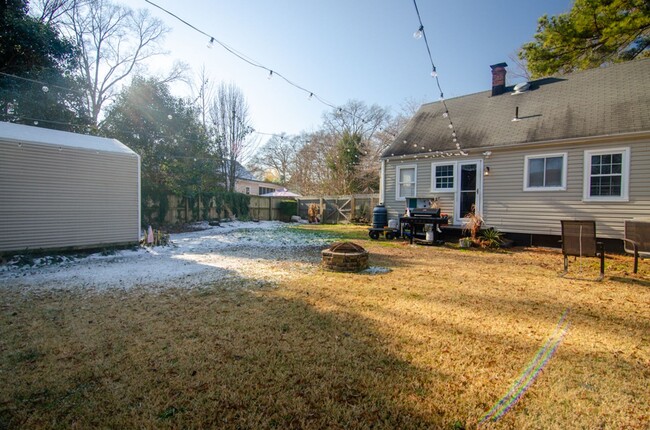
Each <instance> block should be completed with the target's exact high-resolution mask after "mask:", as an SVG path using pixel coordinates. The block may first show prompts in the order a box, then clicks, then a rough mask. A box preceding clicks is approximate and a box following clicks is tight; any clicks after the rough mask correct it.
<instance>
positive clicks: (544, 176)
mask: <svg viewBox="0 0 650 430" xmlns="http://www.w3.org/2000/svg"><path fill="white" fill-rule="evenodd" d="M566 168H567V155H566V153H561V154H544V155H527V156H526V158H525V162H524V191H564V190H566Z"/></svg>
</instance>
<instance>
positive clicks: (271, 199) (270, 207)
mask: <svg viewBox="0 0 650 430" xmlns="http://www.w3.org/2000/svg"><path fill="white" fill-rule="evenodd" d="M269 221H273V197H269Z"/></svg>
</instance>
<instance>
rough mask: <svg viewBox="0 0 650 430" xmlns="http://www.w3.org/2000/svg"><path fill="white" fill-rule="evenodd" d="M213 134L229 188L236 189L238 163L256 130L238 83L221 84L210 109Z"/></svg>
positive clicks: (246, 152) (244, 155)
mask: <svg viewBox="0 0 650 430" xmlns="http://www.w3.org/2000/svg"><path fill="white" fill-rule="evenodd" d="M210 119H211V121H212V127H211V133H212V135H213V138H214V141H215V143H216V145H217V147H216V149H217V153H218V154H219V156H220V157H221V159H222V160H223V164H222V166H223V167H222V168H223V174H224V176H225V178H226V189H227V190H228V191H231V192H232V191H234V189H235V178H236V177H237V165H238V164H239V163H240V162H241V161H242V160H243V159H244V158H246V156H247V155H249V154H248V151H249V150H250V145H249V141H248V136H249V135H250V134H251V133H252V132H253V127H252V126H251V123H250V118H249V114H248V103H247V102H246V99H245V98H244V93H242V91H241V90H240V89H239V88H238V87H237V86H236V85H235V84H232V83H231V84H225V83H223V82H222V83H221V84H220V85H219V88H218V89H217V93H216V97H215V98H214V99H213V101H212V106H211V109H210Z"/></svg>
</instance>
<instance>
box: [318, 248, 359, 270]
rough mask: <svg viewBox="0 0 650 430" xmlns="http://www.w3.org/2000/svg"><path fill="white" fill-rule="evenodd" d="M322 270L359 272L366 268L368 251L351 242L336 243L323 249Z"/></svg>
mask: <svg viewBox="0 0 650 430" xmlns="http://www.w3.org/2000/svg"><path fill="white" fill-rule="evenodd" d="M321 254H322V255H323V268H325V269H329V270H334V271H337V272H359V271H361V270H365V269H367V268H368V251H366V250H365V249H363V247H361V246H359V245H357V244H356V243H352V242H337V243H335V244H333V245H332V246H330V247H329V248H327V249H324V250H323V251H322V252H321Z"/></svg>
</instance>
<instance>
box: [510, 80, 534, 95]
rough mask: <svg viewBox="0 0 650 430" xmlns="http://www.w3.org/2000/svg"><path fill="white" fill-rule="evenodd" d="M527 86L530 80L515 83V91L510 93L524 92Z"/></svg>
mask: <svg viewBox="0 0 650 430" xmlns="http://www.w3.org/2000/svg"><path fill="white" fill-rule="evenodd" d="M529 88H530V82H520V83H518V84H517V85H515V88H514V90H515V92H514V93H512V95H515V94H521V93H524V92H526V91H528V89H529Z"/></svg>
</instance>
